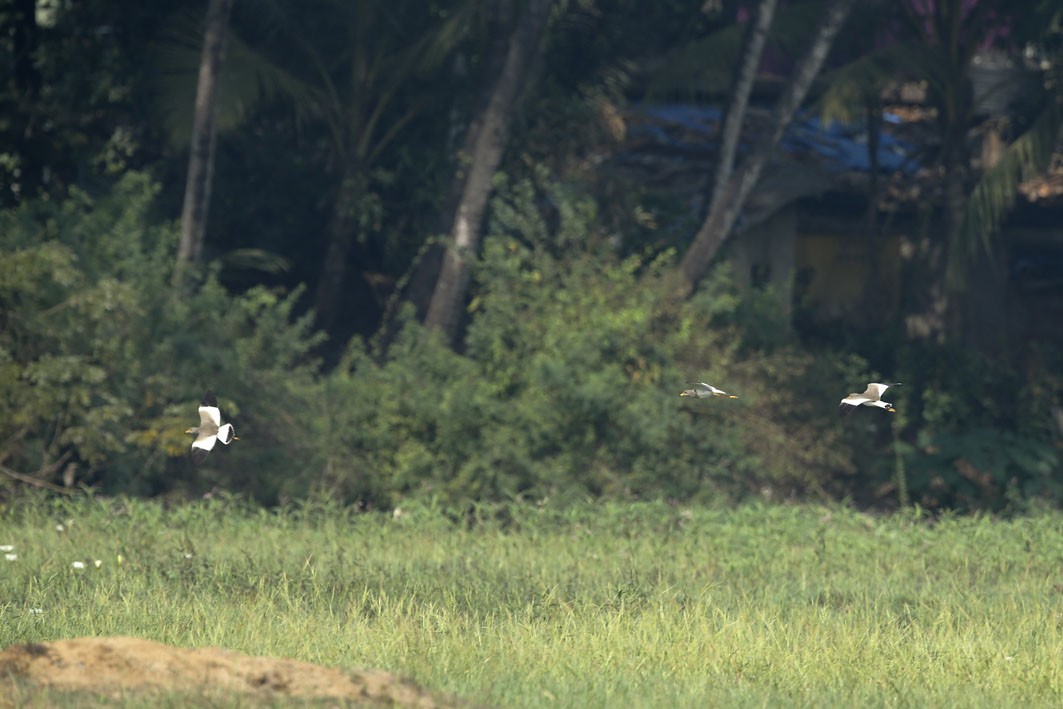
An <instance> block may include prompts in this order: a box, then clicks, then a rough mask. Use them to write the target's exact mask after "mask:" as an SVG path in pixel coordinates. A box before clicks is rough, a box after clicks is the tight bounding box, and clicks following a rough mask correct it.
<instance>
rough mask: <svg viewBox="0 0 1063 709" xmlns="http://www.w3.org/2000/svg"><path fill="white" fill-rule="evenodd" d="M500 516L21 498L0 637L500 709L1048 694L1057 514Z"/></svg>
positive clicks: (778, 510) (635, 507) (869, 702)
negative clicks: (224, 655) (239, 666)
mask: <svg viewBox="0 0 1063 709" xmlns="http://www.w3.org/2000/svg"><path fill="white" fill-rule="evenodd" d="M492 512H493V513H494V512H503V513H505V514H504V515H496V514H491V515H486V514H485V517H490V519H486V520H484V521H482V523H480V524H474V525H468V524H466V523H464V522H462V523H454V522H452V521H450V520H449V519H448V518H447V517H446V516H445V515H444V514H442V513H441V512H439V511H436V510H433V509H431V508H428V507H416V508H410V509H406V510H405V511H404V513H403V514H402V515H401V516H400V517H398V518H395V519H393V518H392V517H391V516H390V515H379V514H353V513H350V512H347V511H344V510H340V509H338V508H332V507H329V506H328V505H316V506H315V505H309V506H306V507H302V508H299V509H293V510H288V511H285V512H280V513H276V512H263V511H256V510H252V509H248V508H246V507H244V506H242V505H239V504H236V503H233V502H231V501H212V502H205V503H198V504H191V505H186V506H180V507H175V508H172V509H165V508H164V507H163V506H161V505H160V504H158V503H155V502H144V501H124V500H106V501H104V500H95V501H94V500H82V501H80V502H73V503H67V502H63V503H49V502H37V503H33V504H26V505H20V506H15V507H14V508H12V509H9V510H7V511H6V512H4V513H3V516H2V517H0V544H12V545H14V546H15V550H14V553H17V554H18V559H17V560H15V561H10V562H4V561H3V558H2V556H0V646H2V647H6V646H7V645H10V644H12V643H21V642H29V641H41V640H54V639H60V638H72V637H78V636H85V635H135V636H140V637H144V638H149V639H153V640H158V641H161V642H166V643H171V644H175V645H181V646H186V647H201V646H208V645H217V646H224V647H227V648H230V649H234V650H239V651H242V652H246V653H250V654H256V655H257V654H262V655H276V656H287V657H292V658H297V659H300V660H305V661H310V662H316V663H321V664H326V665H333V666H339V667H359V666H362V667H379V668H382V669H386V670H390V671H393V672H397V673H399V674H402V675H405V676H409V677H412V678H413V679H415V680H416V681H418V682H420V683H422V684H424V685H425V686H427V687H429V688H432V689H437V690H445V691H450V692H454V693H457V694H459V695H462V696H464V697H467V698H470V699H473V700H475V701H477V702H484V703H489V704H496V705H501V706H513V707H534V706H550V707H556V706H570V707H616V706H633V707H642V706H653V707H659V706H660V707H671V706H712V705H717V706H719V705H725V706H985V707H1000V706H1059V705H1061V704H1063V632H1061V631H1063V515H1061V514H1060V513H1058V512H1042V513H1038V514H1036V515H1033V516H1030V517H1025V518H1018V519H1013V520H995V519H991V518H987V517H977V518H947V519H944V520H941V521H939V522H937V523H936V524H929V523H927V522H926V521H925V520H920V519H917V518H916V517H915V516H914V515H906V516H895V517H873V516H868V515H864V514H860V513H856V512H852V511H849V510H846V509H841V508H832V509H827V508H822V507H791V506H776V507H765V506H744V507H740V508H738V509H732V510H709V509H703V508H691V509H678V508H672V507H669V506H666V505H663V504H623V505H620V504H607V505H602V506H590V505H585V506H579V507H574V508H570V509H566V510H557V509H552V508H551V507H549V506H547V507H545V508H534V507H508V508H500V509H496V510H493V511H492ZM498 516H502V517H505V519H506V520H507V522H506V524H501V523H499V522H496V521H494V518H495V517H498ZM57 524H62V525H63V526H64V531H62V532H60V531H57V530H56V525H57ZM119 556H120V557H121V563H119ZM97 559H98V560H100V562H101V564H100V566H99V567H98V568H97V567H96V566H95V563H94V562H95V560H97ZM74 561H82V562H85V563H86V565H87V566H86V568H85V569H81V570H76V569H74V568H72V566H71V564H72V562H74ZM35 609H39V612H37V611H35Z"/></svg>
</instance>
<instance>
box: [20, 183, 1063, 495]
mask: <svg viewBox="0 0 1063 709" xmlns="http://www.w3.org/2000/svg"><path fill="white" fill-rule="evenodd" d="M154 194H155V188H154V187H153V186H152V184H151V183H150V181H149V180H147V179H146V178H145V177H144V176H142V175H137V174H132V173H131V174H129V175H127V176H126V177H124V178H123V179H121V180H120V181H119V182H117V183H116V184H115V186H114V187H113V189H112V190H110V191H108V192H106V193H103V194H101V195H99V196H97V197H90V196H89V195H88V194H85V193H80V192H79V193H75V194H74V195H72V196H71V197H70V198H69V199H67V200H64V201H62V202H58V203H57V202H54V201H46V202H33V203H29V204H27V205H24V206H23V207H20V208H18V209H15V210H12V211H9V212H6V213H4V214H3V215H2V219H3V222H2V225H0V258H2V259H3V260H4V262H5V263H7V264H11V265H12V266H13V267H12V268H8V269H5V270H4V271H3V273H2V275H0V305H2V306H3V312H4V313H5V316H4V322H3V329H2V331H0V353H2V356H3V367H2V368H0V386H2V387H3V392H4V396H3V397H2V398H0V406H3V407H4V408H3V410H2V411H0V421H2V422H3V423H2V427H3V428H2V430H0V440H3V441H4V442H5V444H4V448H3V453H2V456H3V458H2V460H0V464H3V465H4V466H5V467H6V469H7V470H13V471H18V472H21V473H23V474H34V473H35V474H36V475H37V477H39V478H41V479H44V480H54V481H59V480H60V479H62V478H63V476H64V474H65V475H66V476H67V482H68V483H69V482H71V481H73V482H76V483H82V484H88V485H90V486H94V487H96V488H98V489H99V490H101V491H104V492H119V491H124V492H131V493H139V494H154V493H160V492H170V491H173V492H177V493H180V494H192V495H196V494H203V493H206V492H208V491H210V490H211V489H212V488H213V487H215V486H220V487H221V488H223V489H228V490H233V491H237V492H243V493H246V494H249V495H251V496H253V497H255V498H257V499H259V500H261V501H263V502H266V503H273V502H276V501H277V500H281V499H290V498H292V497H302V496H305V495H306V494H307V493H308V492H310V491H312V490H315V489H316V490H324V491H327V492H329V493H330V494H333V495H337V496H339V499H342V500H345V501H347V502H361V503H362V504H368V505H371V506H375V507H385V508H387V507H390V506H393V505H395V504H398V503H399V501H400V500H402V499H403V498H404V497H408V496H411V495H413V496H420V495H434V496H438V497H439V499H442V500H445V501H447V502H448V504H454V505H458V506H464V505H466V504H468V503H470V502H472V501H475V500H481V499H483V500H507V499H516V498H522V497H523V498H532V499H542V498H553V497H562V498H564V499H580V498H584V497H587V496H590V497H599V496H605V497H610V498H642V499H647V498H648V499H656V498H667V499H675V500H701V501H707V500H711V499H713V498H716V497H718V496H721V495H722V496H729V497H737V498H740V497H743V496H746V495H749V494H761V495H766V496H768V497H769V498H771V497H779V496H783V497H786V496H790V495H794V494H797V495H804V494H815V495H819V496H823V495H827V496H832V497H843V496H851V497H855V498H858V499H860V500H862V501H863V502H867V503H876V504H878V503H882V502H886V503H887V504H889V503H893V502H896V501H897V500H898V499H899V498H900V497H901V496H905V495H906V496H908V499H910V500H913V501H923V502H924V503H927V502H929V503H930V504H932V505H933V504H937V505H943V506H948V507H961V508H974V507H985V506H989V507H994V506H999V505H1000V504H1001V503H1002V501H1004V500H1007V501H1009V503H1010V504H1012V505H1021V504H1022V503H1023V501H1024V500H1026V499H1029V498H1030V497H1031V496H1041V497H1045V498H1048V499H1058V497H1059V495H1060V490H1059V485H1058V482H1055V481H1054V479H1053V475H1054V471H1055V470H1056V468H1057V466H1058V454H1057V452H1056V450H1055V449H1054V448H1053V447H1052V446H1051V444H1050V443H1049V441H1050V440H1051V432H1050V431H1048V430H1047V426H1046V425H1045V424H1044V422H1043V421H1040V420H1039V419H1038V418H1037V417H1036V416H1032V415H1030V416H1028V417H1027V418H1025V419H1018V420H1016V421H1013V422H1010V423H1009V422H1008V421H1006V420H1004V419H1006V418H1007V416H1008V413H1009V412H1010V411H1011V410H1012V409H1010V408H1005V409H1002V410H1000V411H989V412H986V411H985V410H984V407H982V409H979V408H978V402H979V401H980V399H979V397H978V396H977V395H975V394H974V393H971V392H968V393H967V398H966V399H962V398H958V395H957V397H954V398H948V399H942V398H941V394H938V398H937V399H934V398H930V395H929V394H923V395H922V397H923V398H922V399H921V400H920V399H918V398H917V399H913V400H909V399H908V398H907V397H908V394H907V393H905V392H906V391H915V392H922V391H926V388H924V387H922V386H919V377H917V376H916V375H915V374H914V373H913V377H915V379H914V381H913V382H912V386H911V387H910V388H909V389H908V390H901V393H900V394H899V396H901V397H903V398H902V399H900V401H901V402H903V403H901V404H899V405H900V407H901V409H902V411H910V412H911V413H910V414H903V413H902V414H898V417H897V418H894V419H893V420H892V423H893V424H895V428H894V429H892V430H891V429H890V427H889V424H890V423H891V421H890V420H889V419H887V418H886V417H882V416H877V417H876V416H865V417H852V418H851V419H849V420H847V421H843V422H842V424H839V422H838V420H837V419H836V416H835V411H834V409H835V405H834V396H833V395H824V392H833V391H834V390H835V389H837V382H839V381H841V382H861V381H865V380H866V379H867V378H868V377H870V376H872V373H869V372H868V369H867V363H866V362H864V361H863V360H861V359H860V358H859V357H856V356H853V355H839V354H836V353H832V352H830V351H826V350H821V351H817V352H810V351H808V350H805V349H803V348H801V347H799V346H797V345H796V344H794V343H793V342H792V339H791V337H789V336H788V335H786V334H785V332H781V333H780V332H779V331H778V329H777V323H778V322H779V321H780V320H779V317H778V315H777V312H776V310H777V307H778V306H777V305H775V303H777V301H776V300H775V299H773V297H772V296H771V295H770V294H765V295H764V296H762V297H761V299H760V301H759V303H760V304H758V301H757V299H750V298H749V297H748V296H747V297H745V298H742V297H740V296H739V294H738V291H737V290H736V288H735V287H734V286H733V284H732V283H731V281H730V278H729V276H728V270H727V269H726V268H725V267H724V268H721V269H719V270H718V271H717V273H715V274H714V275H713V277H711V278H710V279H707V281H706V283H705V284H704V286H703V287H702V289H701V290H700V291H699V292H698V293H697V294H696V295H695V297H693V298H691V299H689V300H687V301H684V302H681V303H677V302H675V301H673V300H671V299H669V298H668V297H667V294H668V293H669V292H670V291H669V280H668V279H669V275H670V273H671V271H670V269H669V266H670V264H671V255H670V253H669V252H664V253H662V254H658V255H653V254H646V255H632V256H626V257H625V256H622V255H620V254H617V253H616V252H615V247H614V246H613V245H612V242H611V241H610V240H609V239H608V238H606V237H605V236H604V235H602V234H600V233H598V232H597V224H598V219H597V208H596V204H595V202H594V200H593V199H592V198H590V197H589V196H587V195H581V194H579V193H573V192H572V191H571V190H570V189H569V188H567V187H565V185H564V184H563V183H561V182H559V181H557V180H555V179H552V178H550V176H549V175H548V174H546V173H545V172H544V171H541V170H540V171H537V172H536V174H535V175H534V176H532V177H529V178H527V179H524V180H520V181H518V182H516V183H514V184H512V185H506V184H500V186H499V197H498V198H497V199H496V200H495V203H494V206H493V212H492V213H493V218H492V224H491V229H490V231H491V236H490V237H489V238H488V240H487V243H486V244H485V248H484V253H483V256H482V259H481V262H480V265H479V267H478V270H477V276H476V277H477V283H476V286H475V292H476V297H475V299H474V301H473V302H472V304H471V306H470V311H471V312H470V314H469V325H468V330H467V335H466V337H465V340H464V348H463V351H462V352H460V353H458V352H454V351H452V350H450V349H449V348H448V347H446V346H445V345H444V344H443V343H442V342H440V341H439V339H437V338H434V337H431V336H429V335H428V334H427V333H425V332H424V331H423V330H422V329H421V327H420V326H419V325H418V324H417V323H415V322H412V321H410V320H409V319H407V320H406V321H405V325H404V326H402V327H401V328H400V329H399V330H398V331H397V334H396V335H395V337H394V338H393V339H392V340H391V341H390V342H389V343H388V347H387V349H386V352H383V351H380V345H379V344H378V343H377V344H372V345H370V344H366V343H363V342H362V341H361V340H358V339H356V340H354V341H352V343H351V345H350V347H349V349H348V352H347V354H346V356H345V357H344V358H343V360H342V362H341V363H340V364H339V366H337V367H336V368H334V369H331V370H328V371H324V370H321V369H320V368H319V367H318V365H317V364H316V361H315V359H314V358H313V357H312V354H311V353H312V351H313V348H314V346H315V344H316V343H318V342H319V341H320V338H319V336H317V335H314V334H313V333H312V330H311V326H310V322H309V318H308V316H305V315H304V316H301V317H296V316H295V315H294V313H293V308H294V307H295V305H296V302H297V300H298V298H299V295H300V293H299V291H296V292H295V293H292V294H290V295H288V296H285V297H281V296H278V295H276V294H275V293H273V292H271V291H268V290H266V289H264V288H261V287H258V288H252V289H250V290H248V291H246V292H244V293H243V294H239V295H232V294H229V293H227V292H226V291H225V290H224V289H223V288H222V287H221V286H219V284H218V280H217V276H216V271H214V270H212V271H210V272H209V273H208V274H207V275H206V276H205V277H204V280H203V281H202V283H199V284H197V285H196V286H195V287H194V288H192V289H191V290H189V291H188V292H174V291H172V290H171V289H169V288H168V287H165V286H161V285H160V284H163V283H165V282H166V279H167V274H168V273H169V269H170V254H171V253H172V248H173V243H174V233H173V229H172V227H171V226H169V225H167V224H164V223H163V224H160V223H158V222H157V220H156V219H154V218H153V216H152V214H151V204H152V198H153V196H154ZM543 203H548V204H551V205H553V208H552V209H551V210H548V211H544V210H543V209H542V208H541V206H540V205H541V204H543ZM900 371H901V372H902V373H904V369H901V370H900ZM948 371H950V372H952V373H953V375H954V376H955V382H954V384H953V385H952V386H951V387H945V388H938V389H934V390H933V391H938V392H941V391H946V392H948V391H956V392H960V391H961V386H960V385H961V384H962V382H963V381H965V380H966V378H968V377H974V376H978V377H980V379H981V380H984V381H989V380H991V379H992V377H991V376H990V375H988V374H984V373H983V374H980V375H974V374H970V373H969V372H963V371H962V370H955V368H952V369H950V370H948ZM923 376H929V374H926V373H924V374H923ZM688 379H704V380H707V381H713V382H720V383H723V382H726V386H727V387H728V388H729V389H733V390H734V391H735V392H739V393H740V395H741V398H739V399H737V400H726V399H725V400H709V401H692V400H682V399H680V398H679V397H678V396H677V394H678V392H679V390H680V389H681V388H683V386H684V384H683V383H684V381H685V380H688ZM208 387H209V388H214V389H216V390H217V391H218V392H219V395H220V397H221V403H222V408H223V413H224V414H225V415H226V417H227V418H228V419H230V420H232V421H234V422H235V423H236V427H237V432H238V435H240V437H241V440H240V441H238V442H237V443H236V444H235V445H233V446H231V447H229V448H227V449H224V450H220V451H218V452H216V453H214V454H213V455H212V457H211V458H210V459H209V462H208V464H207V466H205V467H204V468H203V469H196V468H193V467H192V466H191V465H190V463H189V461H188V459H187V455H186V454H187V446H188V443H189V440H190V439H189V438H188V437H187V436H184V435H183V433H182V431H183V430H184V429H185V428H186V427H188V426H190V425H195V423H196V417H195V404H196V402H197V401H198V398H199V397H200V396H201V395H202V391H203V390H204V389H206V388H208ZM1049 396H1050V394H1048V393H1043V394H1042V396H1041V399H1040V400H1036V404H1037V406H1039V407H1042V409H1041V410H1047V406H1048V403H1049V401H1050V398H1049ZM1027 405H1028V403H1027ZM860 413H865V412H860ZM866 413H870V414H874V413H877V412H871V411H868V412H866ZM917 416H921V417H922V419H923V421H925V422H926V423H925V424H924V426H922V427H919V428H918V429H917V430H920V431H922V433H920V435H921V436H923V437H924V439H921V440H920V441H918V445H917V446H913V445H910V444H907V443H905V442H904V441H903V439H901V438H899V436H900V434H901V433H902V432H903V431H904V428H905V426H908V425H911V422H912V421H913V420H915V417H917ZM959 422H964V425H969V424H970V422H979V423H977V425H975V426H974V427H973V428H972V429H971V430H964V429H960V428H958V427H957V424H958V423H959ZM867 450H877V451H882V452H883V453H882V455H881V456H879V457H878V458H876V459H868V458H867V456H866V455H865V453H866V451H867ZM986 476H988V478H987V477H986ZM898 484H899V485H902V486H906V489H904V488H903V487H902V489H900V490H898V489H897V485H898ZM880 486H882V487H881V489H880ZM1004 492H1006V493H1007V497H1004V496H1003V493H1004ZM901 501H902V502H903V501H904V500H903V499H902V500H901Z"/></svg>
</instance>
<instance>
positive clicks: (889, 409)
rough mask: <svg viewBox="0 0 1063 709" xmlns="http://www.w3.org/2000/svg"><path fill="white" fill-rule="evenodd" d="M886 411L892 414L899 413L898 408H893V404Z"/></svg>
mask: <svg viewBox="0 0 1063 709" xmlns="http://www.w3.org/2000/svg"><path fill="white" fill-rule="evenodd" d="M886 411H889V412H890V413H891V414H895V413H897V409H895V408H893V407H892V406H891V407H889V408H888V409H886Z"/></svg>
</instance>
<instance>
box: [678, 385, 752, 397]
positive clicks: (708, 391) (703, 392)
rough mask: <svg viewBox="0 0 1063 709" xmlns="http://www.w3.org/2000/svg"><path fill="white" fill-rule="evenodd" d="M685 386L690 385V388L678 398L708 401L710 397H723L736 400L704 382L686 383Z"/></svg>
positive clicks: (732, 395)
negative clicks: (685, 397) (688, 397)
mask: <svg viewBox="0 0 1063 709" xmlns="http://www.w3.org/2000/svg"><path fill="white" fill-rule="evenodd" d="M687 384H691V385H692V386H691V388H689V389H684V390H683V391H681V392H679V396H681V397H682V396H691V397H693V398H695V399H708V398H709V397H710V396H724V397H727V398H728V399H737V398H738V397H737V396H735V395H734V394H728V393H727V392H725V391H724V390H723V389H717V388H716V387H714V386H713V385H712V384H706V383H705V382H687Z"/></svg>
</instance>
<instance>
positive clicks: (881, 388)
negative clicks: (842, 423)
mask: <svg viewBox="0 0 1063 709" xmlns="http://www.w3.org/2000/svg"><path fill="white" fill-rule="evenodd" d="M900 385H901V383H900V382H897V383H895V384H879V383H877V382H872V383H870V384H868V385H867V389H866V390H865V391H864V393H863V394H850V395H849V396H847V397H845V398H844V399H842V401H841V404H839V408H838V412H839V413H842V414H847V413H850V412H852V411H855V410H856V407H857V406H877V407H879V408H880V409H885V410H886V411H889V412H890V413H893V412H895V411H896V410H897V409H895V408H893V404H891V403H890V402H888V401H883V400H882V398H881V397H882V395H883V394H884V393H885V391H886V390H887V389H889V388H890V387H899V386H900Z"/></svg>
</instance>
